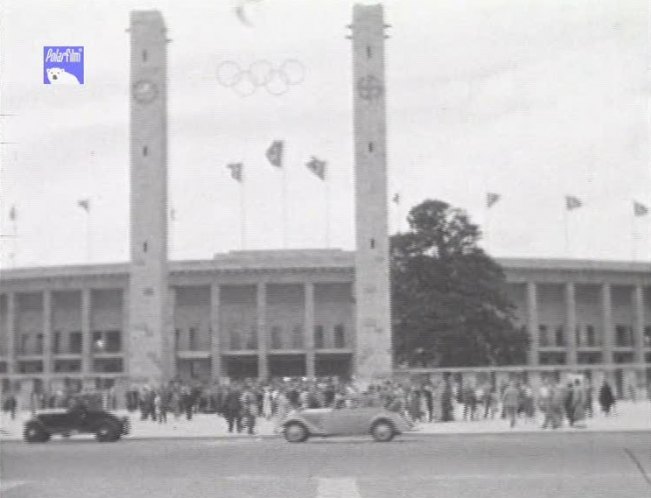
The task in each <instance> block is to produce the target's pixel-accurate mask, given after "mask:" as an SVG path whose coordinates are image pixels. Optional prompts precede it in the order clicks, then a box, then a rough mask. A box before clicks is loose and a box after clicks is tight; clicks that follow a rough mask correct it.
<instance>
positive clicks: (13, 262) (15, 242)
mask: <svg viewBox="0 0 651 498" xmlns="http://www.w3.org/2000/svg"><path fill="white" fill-rule="evenodd" d="M17 218H18V217H17V215H16V213H15V212H14V215H13V216H12V220H11V231H12V233H13V236H14V240H13V241H12V244H11V245H12V246H13V247H12V251H11V255H10V257H9V265H10V268H15V267H16V253H17V252H18V219H17Z"/></svg>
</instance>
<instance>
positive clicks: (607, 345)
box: [601, 282, 614, 365]
mask: <svg viewBox="0 0 651 498" xmlns="http://www.w3.org/2000/svg"><path fill="white" fill-rule="evenodd" d="M610 294H611V292H610V284H608V283H605V282H604V283H603V284H602V285H601V317H602V325H601V329H602V333H603V336H602V341H603V346H602V347H603V363H604V364H606V365H609V364H611V363H612V362H613V338H614V333H613V332H614V331H613V303H612V299H611V295H610Z"/></svg>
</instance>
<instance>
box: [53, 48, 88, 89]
mask: <svg viewBox="0 0 651 498" xmlns="http://www.w3.org/2000/svg"><path fill="white" fill-rule="evenodd" d="M43 83H45V84H46V85H83V84H84V47H43Z"/></svg>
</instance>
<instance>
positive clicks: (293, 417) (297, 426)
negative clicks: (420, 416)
mask: <svg viewBox="0 0 651 498" xmlns="http://www.w3.org/2000/svg"><path fill="white" fill-rule="evenodd" d="M411 430H413V424H412V423H411V422H410V421H409V420H407V419H406V418H404V417H403V416H402V415H400V414H399V413H396V412H392V411H389V410H386V409H385V408H381V407H356V406H350V407H342V408H313V409H305V410H299V411H295V412H292V413H290V414H289V415H288V417H287V418H286V419H285V421H284V423H283V433H284V435H285V439H286V440H287V441H289V442H290V443H301V442H303V441H307V439H308V438H309V437H310V436H321V437H323V436H339V435H358V434H359V435H363V434H370V435H371V436H372V437H373V439H374V440H375V441H379V442H387V441H391V440H392V439H393V437H394V436H395V435H397V434H402V433H403V432H407V431H411Z"/></svg>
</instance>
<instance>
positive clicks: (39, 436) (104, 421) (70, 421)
mask: <svg viewBox="0 0 651 498" xmlns="http://www.w3.org/2000/svg"><path fill="white" fill-rule="evenodd" d="M129 427H130V426H129V419H128V418H127V417H117V416H115V415H113V414H112V413H110V412H107V411H104V410H99V409H90V408H87V407H85V406H75V407H74V408H70V409H65V408H61V409H50V410H41V411H38V412H36V414H35V415H34V416H32V418H30V419H29V420H28V421H27V422H25V428H24V431H23V437H24V439H25V441H27V442H28V443H45V442H47V441H49V439H50V437H51V436H52V435H55V434H60V435H62V436H70V435H71V434H95V438H96V439H97V440H98V441H100V442H111V441H117V440H118V439H120V437H122V436H124V435H126V434H128V433H129Z"/></svg>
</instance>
